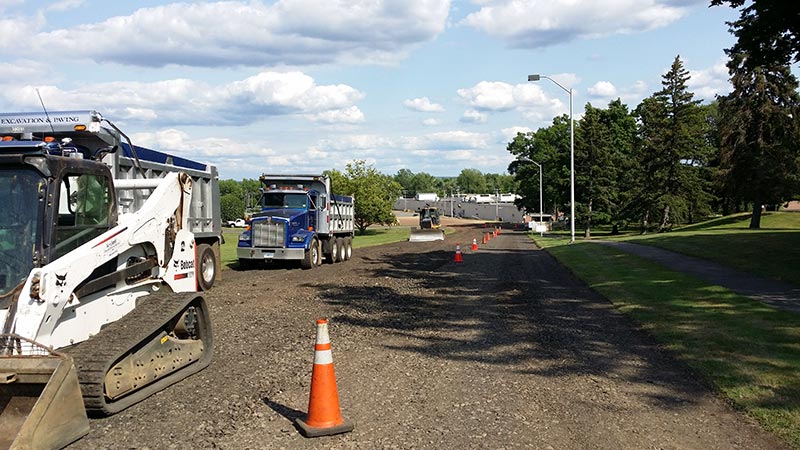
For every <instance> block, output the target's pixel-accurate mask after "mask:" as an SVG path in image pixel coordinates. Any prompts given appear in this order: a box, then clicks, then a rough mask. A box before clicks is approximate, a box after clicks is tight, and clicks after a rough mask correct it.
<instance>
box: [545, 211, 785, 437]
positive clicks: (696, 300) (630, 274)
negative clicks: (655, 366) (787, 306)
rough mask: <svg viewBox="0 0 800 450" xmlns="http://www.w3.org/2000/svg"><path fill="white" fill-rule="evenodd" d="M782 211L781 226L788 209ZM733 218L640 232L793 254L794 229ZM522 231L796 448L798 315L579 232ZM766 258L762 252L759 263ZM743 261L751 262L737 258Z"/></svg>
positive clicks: (689, 243) (722, 248) (708, 247)
mask: <svg viewBox="0 0 800 450" xmlns="http://www.w3.org/2000/svg"><path fill="white" fill-rule="evenodd" d="M798 217H799V218H800V215H798ZM778 219H779V220H778V221H783V220H785V218H778ZM789 219H790V220H789V227H791V224H792V223H793V220H794V217H790V218H789ZM739 224H740V221H737V220H734V221H730V222H726V221H721V222H720V223H717V224H715V225H713V226H710V227H705V228H704V227H700V228H696V229H694V230H690V231H687V232H683V233H685V235H683V236H680V235H679V236H674V235H676V234H679V233H678V232H675V233H667V234H664V235H659V236H648V237H646V238H644V239H647V240H650V239H652V241H651V242H648V244H651V245H656V244H655V242H658V241H659V239H669V243H668V244H664V245H663V246H664V247H667V246H669V247H671V248H672V249H676V250H679V251H680V250H681V249H683V248H684V247H683V246H685V247H693V246H695V245H696V246H700V248H701V249H703V250H704V252H705V253H709V252H711V253H715V256H716V257H719V256H720V254H723V253H724V254H735V253H737V250H736V249H737V248H739V247H741V246H745V245H746V244H749V245H752V246H753V247H756V248H758V249H760V250H754V251H753V252H752V253H750V255H751V256H750V258H761V259H765V258H768V257H769V258H774V259H776V260H778V261H784V262H785V261H790V260H792V258H793V256H791V255H787V253H796V252H797V250H796V249H797V247H796V243H797V241H796V240H794V239H796V238H795V237H790V236H789V235H790V234H791V233H793V232H794V233H796V231H792V230H783V231H782V232H779V231H777V230H772V231H766V230H762V231H761V232H758V231H756V232H753V231H750V230H747V231H745V230H741V229H738V226H739ZM744 226H745V227H746V226H747V225H746V224H745V225H744ZM785 226H786V225H785V224H784V225H781V227H785ZM779 228H780V227H779ZM731 230H733V231H732V232H731ZM532 237H533V239H534V240H535V241H536V242H537V244H539V245H540V246H542V247H544V248H546V249H547V251H548V252H550V253H551V254H553V255H554V256H555V257H556V258H557V259H558V260H559V261H560V262H561V263H562V264H564V265H565V266H567V267H568V268H570V269H571V270H572V271H573V272H574V273H575V274H576V275H577V276H578V277H580V278H581V279H582V280H584V281H585V282H586V283H587V284H588V285H589V286H591V287H592V288H593V289H595V290H596V291H597V292H599V293H601V294H602V295H604V296H605V297H606V298H608V299H609V300H610V301H611V302H612V303H613V304H614V305H615V306H617V307H618V308H619V309H620V310H621V311H623V312H625V313H626V314H628V315H629V316H630V317H632V318H633V319H634V320H635V321H636V322H637V323H639V324H640V325H641V327H642V328H643V329H645V330H647V331H648V332H650V333H651V334H652V335H653V336H654V337H655V338H656V339H657V340H658V341H659V342H660V344H661V345H662V346H663V347H664V348H666V349H668V350H670V351H671V352H673V353H674V354H675V355H676V356H677V357H678V358H679V359H681V360H682V361H684V362H686V363H687V364H688V365H689V366H691V367H692V368H693V369H695V370H696V372H697V373H698V374H699V375H700V376H701V377H703V378H704V379H705V381H706V382H707V383H708V384H710V385H711V386H714V387H715V388H716V389H718V391H719V392H720V393H722V394H723V395H725V396H726V397H727V398H729V399H730V401H731V402H732V403H733V404H734V405H736V406H737V407H738V408H741V409H742V410H744V411H746V412H747V413H748V414H750V415H751V416H753V417H755V418H756V419H757V420H759V422H761V423H762V424H763V426H764V427H765V428H766V429H768V430H771V431H773V432H775V433H776V434H778V435H780V436H782V437H783V438H785V439H786V440H787V441H788V442H789V443H791V445H793V446H794V447H795V448H800V315H798V314H793V313H788V312H784V311H781V310H777V309H774V308H772V307H769V306H766V305H763V304H761V303H758V302H756V301H753V300H750V299H748V298H745V297H742V296H739V295H737V294H735V293H733V292H731V291H729V290H727V289H724V288H722V287H719V286H709V285H706V284H705V283H704V282H702V281H700V280H698V279H696V278H693V277H691V276H688V275H684V274H682V273H678V272H674V271H671V270H667V269H665V268H663V267H662V266H660V265H658V264H656V263H653V262H650V261H647V260H644V259H641V258H638V257H636V256H632V255H629V254H627V253H624V252H622V251H620V250H617V249H614V248H610V247H608V246H604V245H596V244H592V243H589V242H581V241H580V240H579V241H578V242H577V243H575V244H573V245H567V241H568V240H567V239H563V238H561V239H552V238H546V237H545V238H541V237H539V236H538V235H534V236H532ZM755 237H760V239H754V238H755ZM772 241H775V242H772ZM759 242H760V243H759ZM767 242H768V243H767ZM780 242H783V244H782V245H781V244H780ZM787 242H791V243H794V245H795V246H794V247H793V246H791V245H788V244H787ZM659 246H662V245H659ZM717 246H718V247H719V250H716V248H717ZM687 253H688V252H687ZM768 264H770V263H769V262H766V261H762V264H761V265H768ZM753 265H758V263H752V262H748V263H747V264H745V265H744V266H745V267H752V266H753ZM794 270H796V268H793V269H786V270H784V271H782V272H781V273H782V274H786V273H791V272H793V271H794ZM782 276H786V277H787V278H788V276H787V275H782Z"/></svg>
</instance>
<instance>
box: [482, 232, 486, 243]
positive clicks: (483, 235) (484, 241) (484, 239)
mask: <svg viewBox="0 0 800 450" xmlns="http://www.w3.org/2000/svg"><path fill="white" fill-rule="evenodd" d="M481 244H486V235H485V234H482V235H481Z"/></svg>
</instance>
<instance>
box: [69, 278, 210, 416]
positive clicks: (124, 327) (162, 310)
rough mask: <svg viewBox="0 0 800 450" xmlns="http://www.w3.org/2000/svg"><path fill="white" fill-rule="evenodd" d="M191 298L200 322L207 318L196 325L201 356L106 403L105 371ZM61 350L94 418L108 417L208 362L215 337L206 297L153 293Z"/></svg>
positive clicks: (168, 320)
mask: <svg viewBox="0 0 800 450" xmlns="http://www.w3.org/2000/svg"><path fill="white" fill-rule="evenodd" d="M195 300H198V301H199V305H198V306H200V309H201V311H198V316H199V317H198V322H200V321H205V324H198V326H205V337H204V338H203V340H204V342H205V346H204V350H203V356H202V357H201V358H200V359H199V360H197V361H195V362H194V363H192V364H190V365H188V366H185V367H183V368H181V369H178V370H177V371H176V372H173V373H171V374H169V375H167V376H165V377H163V378H160V379H158V380H156V381H154V382H153V383H150V384H147V385H145V386H143V387H142V388H141V389H138V390H136V391H134V392H132V393H130V394H128V395H126V396H125V397H122V398H120V399H118V400H116V401H114V402H111V403H107V402H106V400H105V396H104V389H103V385H104V380H105V375H106V373H107V372H108V371H109V370H110V369H111V368H112V367H113V365H114V364H115V363H116V362H117V361H119V360H120V359H121V358H122V357H123V356H125V355H126V354H128V353H129V352H131V350H133V349H137V348H138V347H139V346H140V345H141V344H142V343H144V342H146V341H148V340H149V339H150V338H151V337H152V336H153V335H155V334H157V333H158V332H159V331H160V330H162V329H163V328H164V325H166V324H167V323H168V322H170V321H171V320H172V319H174V318H175V317H176V316H177V315H179V314H181V313H182V312H183V310H185V309H186V308H187V307H188V306H189V305H190V304H191V303H192V302H194V301H195ZM63 351H64V353H67V354H69V355H70V356H72V358H73V360H74V361H75V368H76V369H77V370H78V379H79V381H80V384H81V391H82V392H83V401H84V405H85V407H86V411H87V413H89V415H92V416H107V415H111V414H114V413H117V412H119V411H122V410H123V409H125V408H127V407H129V406H131V405H134V404H136V403H138V402H140V401H142V400H144V399H145V398H147V397H149V396H150V395H152V394H155V393H156V392H158V391H161V390H163V389H165V388H166V387H167V386H169V385H171V384H173V383H176V382H178V381H180V380H182V379H184V378H186V377H188V376H189V375H192V374H194V373H196V372H198V371H200V370H202V369H203V368H205V367H207V366H208V365H209V364H210V363H211V356H212V354H213V336H212V334H211V321H210V319H209V316H208V307H207V305H206V304H205V300H204V299H203V298H202V297H201V296H200V294H198V293H196V292H192V293H183V294H175V293H172V292H155V293H153V294H150V295H148V296H146V297H145V298H144V299H142V300H141V301H140V303H139V304H138V305H137V306H136V308H135V309H134V310H133V311H131V312H130V313H128V314H127V315H125V316H123V317H122V318H120V319H119V320H117V321H116V322H112V323H110V324H108V325H107V326H106V327H104V328H103V329H102V330H101V331H100V332H99V333H98V334H96V335H95V336H93V337H91V338H90V339H88V340H86V341H84V342H82V343H80V344H78V345H75V346H73V347H70V348H68V349H64V350H63ZM134 351H135V350H134Z"/></svg>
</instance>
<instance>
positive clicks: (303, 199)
mask: <svg viewBox="0 0 800 450" xmlns="http://www.w3.org/2000/svg"><path fill="white" fill-rule="evenodd" d="M307 204H308V196H307V195H306V194H286V193H282V192H265V193H264V196H263V197H261V206H262V207H264V208H300V209H303V208H305V207H306V205H307Z"/></svg>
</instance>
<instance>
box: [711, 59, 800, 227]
mask: <svg viewBox="0 0 800 450" xmlns="http://www.w3.org/2000/svg"><path fill="white" fill-rule="evenodd" d="M728 53H729V56H730V57H731V60H730V62H729V63H728V69H729V71H730V73H731V84H732V85H733V92H731V93H730V94H729V95H727V96H724V97H721V98H720V99H719V113H720V124H719V134H720V143H721V149H720V151H721V165H722V170H723V175H724V181H725V188H726V190H727V192H728V193H729V195H731V196H733V197H734V198H739V199H742V200H745V201H748V202H751V203H752V207H753V215H752V218H751V221H750V228H760V226H761V208H762V205H764V204H776V203H780V202H783V201H785V200H787V199H788V198H790V197H791V196H792V195H796V194H797V193H798V192H800V117H798V113H800V96H798V94H797V88H798V82H797V79H796V78H795V77H794V75H792V73H791V70H790V68H789V66H788V65H782V64H774V65H765V66H758V67H755V68H754V69H750V68H749V67H748V64H747V53H745V52H744V51H741V50H737V49H736V48H735V49H733V50H730V51H728Z"/></svg>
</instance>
